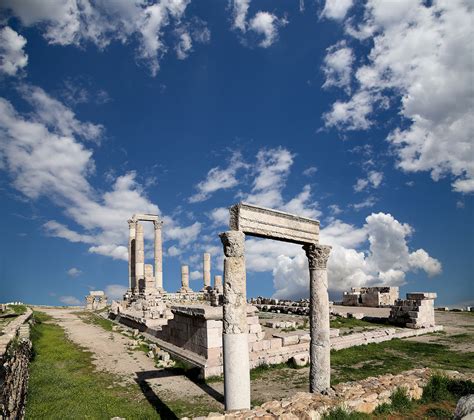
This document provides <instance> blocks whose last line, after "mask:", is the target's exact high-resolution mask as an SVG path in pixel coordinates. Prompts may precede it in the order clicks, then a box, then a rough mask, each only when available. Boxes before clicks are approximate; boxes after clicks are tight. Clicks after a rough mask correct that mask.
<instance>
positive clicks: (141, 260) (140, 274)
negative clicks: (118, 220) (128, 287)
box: [135, 222, 145, 292]
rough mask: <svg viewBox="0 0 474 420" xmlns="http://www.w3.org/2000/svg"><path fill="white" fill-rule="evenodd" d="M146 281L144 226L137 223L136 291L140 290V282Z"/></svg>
mask: <svg viewBox="0 0 474 420" xmlns="http://www.w3.org/2000/svg"><path fill="white" fill-rule="evenodd" d="M144 279H145V240H144V237H143V225H142V224H141V223H139V222H137V227H136V237H135V291H136V292H138V291H139V289H140V282H144Z"/></svg>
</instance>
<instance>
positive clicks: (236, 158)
mask: <svg viewBox="0 0 474 420" xmlns="http://www.w3.org/2000/svg"><path fill="white" fill-rule="evenodd" d="M247 167H248V165H247V164H246V163H245V162H244V161H243V160H242V155H241V153H239V152H234V153H233V154H232V157H231V159H230V162H229V164H228V166H227V167H225V168H221V167H215V168H212V169H211V170H210V171H209V172H208V173H207V176H206V179H205V180H203V181H201V182H199V183H198V184H197V185H196V189H197V193H196V194H194V195H192V196H191V197H189V202H190V203H197V202H201V201H205V200H207V199H208V198H210V197H211V195H212V194H213V193H215V192H216V191H219V190H227V189H229V188H232V187H235V186H236V185H237V184H238V183H239V181H238V179H237V172H238V171H239V170H240V169H243V168H247Z"/></svg>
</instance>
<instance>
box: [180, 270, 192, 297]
mask: <svg viewBox="0 0 474 420" xmlns="http://www.w3.org/2000/svg"><path fill="white" fill-rule="evenodd" d="M179 291H180V292H181V293H188V292H190V291H191V289H190V287H189V266H187V265H182V266H181V289H180V290H179Z"/></svg>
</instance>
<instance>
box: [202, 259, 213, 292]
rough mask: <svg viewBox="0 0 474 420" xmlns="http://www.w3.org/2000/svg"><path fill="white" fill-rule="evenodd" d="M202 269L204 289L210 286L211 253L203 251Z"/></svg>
mask: <svg viewBox="0 0 474 420" xmlns="http://www.w3.org/2000/svg"><path fill="white" fill-rule="evenodd" d="M202 271H203V279H204V290H209V289H210V288H211V254H209V253H207V252H206V253H204V255H203V261H202Z"/></svg>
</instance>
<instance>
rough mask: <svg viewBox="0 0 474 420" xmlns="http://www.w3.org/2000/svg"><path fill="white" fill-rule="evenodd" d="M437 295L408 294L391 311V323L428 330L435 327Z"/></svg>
mask: <svg viewBox="0 0 474 420" xmlns="http://www.w3.org/2000/svg"><path fill="white" fill-rule="evenodd" d="M435 299H436V293H407V298H406V299H398V300H397V301H396V302H395V305H393V306H392V309H391V310H390V321H391V322H392V323H394V324H398V325H403V326H404V327H407V328H426V327H433V326H434V325H435V316H434V300H435Z"/></svg>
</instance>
